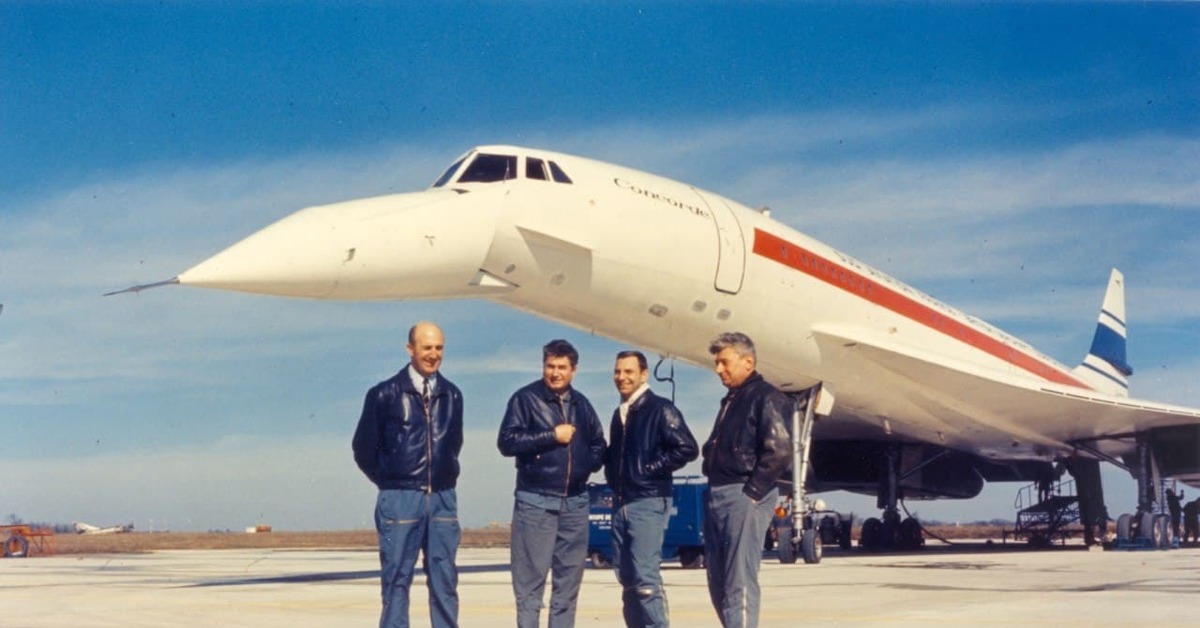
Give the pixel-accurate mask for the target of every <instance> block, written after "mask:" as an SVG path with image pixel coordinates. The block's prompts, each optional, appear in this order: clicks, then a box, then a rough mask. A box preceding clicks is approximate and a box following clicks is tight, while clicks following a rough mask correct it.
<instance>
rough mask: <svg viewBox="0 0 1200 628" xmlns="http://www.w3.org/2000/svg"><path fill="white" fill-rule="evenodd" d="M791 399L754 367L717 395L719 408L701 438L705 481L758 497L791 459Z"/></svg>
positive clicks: (785, 468)
mask: <svg viewBox="0 0 1200 628" xmlns="http://www.w3.org/2000/svg"><path fill="white" fill-rule="evenodd" d="M792 405H793V404H792V400H791V399H790V398H788V396H787V395H785V394H783V393H781V392H779V390H778V389H776V388H775V387H774V386H772V385H771V384H769V383H767V381H766V380H765V379H763V378H762V375H759V374H758V373H757V372H755V373H753V374H751V375H750V377H749V378H748V379H747V380H746V381H745V382H743V383H742V385H741V386H738V387H737V388H735V389H733V390H730V391H729V393H728V394H726V395H725V398H724V399H722V400H721V413H720V414H719V415H717V420H716V422H715V423H714V424H713V431H712V435H710V436H709V437H708V442H706V443H704V467H703V469H704V475H706V476H708V483H709V485H710V486H721V485H723V484H735V483H740V484H742V485H743V487H742V492H744V493H745V494H746V495H748V496H749V497H751V498H752V499H754V500H755V501H759V500H761V499H762V498H763V497H764V496H765V495H766V494H767V493H768V492H770V490H771V489H772V488H773V487H774V486H775V481H776V480H778V479H779V476H780V475H781V474H782V473H783V472H784V471H785V470H787V468H788V467H789V466H790V464H791V455H792V447H791V437H790V436H789V432H788V427H787V426H788V421H789V420H790V417H791V414H792Z"/></svg>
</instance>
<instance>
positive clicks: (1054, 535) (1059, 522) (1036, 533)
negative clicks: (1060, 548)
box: [1004, 480, 1081, 547]
mask: <svg viewBox="0 0 1200 628" xmlns="http://www.w3.org/2000/svg"><path fill="white" fill-rule="evenodd" d="M1013 507H1015V508H1016V509H1017V523H1016V525H1015V526H1014V527H1013V529H1012V531H1011V532H1007V533H1005V535H1004V540H1005V541H1006V542H1007V540H1008V537H1009V536H1012V538H1013V539H1014V540H1022V539H1023V540H1025V541H1026V542H1028V543H1029V544H1030V545H1031V546H1034V547H1049V546H1050V545H1051V544H1052V543H1054V541H1056V540H1057V541H1058V542H1059V543H1060V544H1062V543H1065V542H1066V540H1067V539H1068V538H1070V537H1071V535H1073V534H1075V533H1076V532H1079V531H1081V528H1080V526H1079V525H1078V524H1079V498H1078V497H1077V496H1076V495H1075V482H1074V480H1067V481H1065V482H1059V483H1057V484H1054V485H1053V486H1052V487H1051V489H1050V490H1049V491H1047V492H1046V493H1043V494H1039V493H1038V490H1037V484H1030V485H1028V486H1025V487H1022V488H1021V490H1019V491H1017V497H1016V499H1015V500H1014V501H1013ZM1072 524H1075V525H1074V526H1073V527H1072Z"/></svg>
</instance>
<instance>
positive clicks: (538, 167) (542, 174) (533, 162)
mask: <svg viewBox="0 0 1200 628" xmlns="http://www.w3.org/2000/svg"><path fill="white" fill-rule="evenodd" d="M525 177H526V178H528V179H537V180H539V181H545V180H546V162H544V161H542V160H541V159H538V158H537V157H526V158H525Z"/></svg>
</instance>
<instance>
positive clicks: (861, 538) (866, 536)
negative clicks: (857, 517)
mask: <svg viewBox="0 0 1200 628" xmlns="http://www.w3.org/2000/svg"><path fill="white" fill-rule="evenodd" d="M882 543H883V522H882V521H880V520H878V519H876V518H875V517H871V518H870V519H867V520H866V521H864V522H863V524H862V530H860V531H859V534H858V546H859V547H861V548H863V549H865V550H871V551H874V550H877V549H879V546H880V545H882Z"/></svg>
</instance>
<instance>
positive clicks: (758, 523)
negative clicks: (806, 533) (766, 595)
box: [704, 484, 779, 628]
mask: <svg viewBox="0 0 1200 628" xmlns="http://www.w3.org/2000/svg"><path fill="white" fill-rule="evenodd" d="M778 497H779V491H778V489H771V492H769V493H767V494H766V496H764V497H763V499H762V501H759V502H756V501H754V500H753V499H750V497H749V496H747V495H746V494H745V493H743V492H742V485H741V484H726V485H723V486H710V487H709V488H708V498H707V499H706V500H705V501H704V562H705V568H706V569H707V571H708V596H709V597H710V598H712V604H713V608H715V609H716V611H717V616H718V618H720V620H721V625H722V626H724V627H725V628H754V627H755V626H758V608H759V597H760V591H759V587H758V566H759V563H761V562H762V551H763V549H762V548H763V539H764V538H765V537H766V534H767V526H768V525H770V523H771V516H772V512H773V511H774V510H775V502H776V501H777V499H778Z"/></svg>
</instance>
